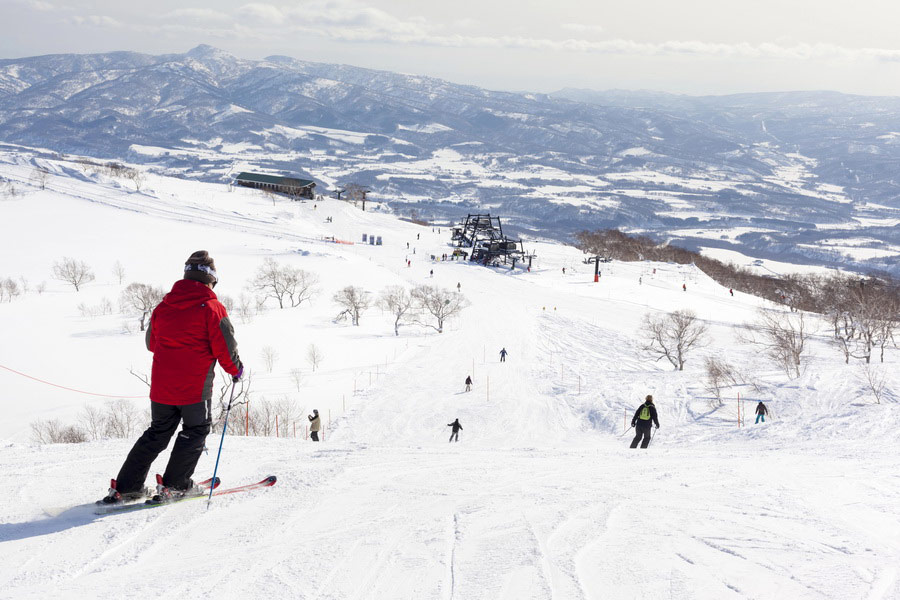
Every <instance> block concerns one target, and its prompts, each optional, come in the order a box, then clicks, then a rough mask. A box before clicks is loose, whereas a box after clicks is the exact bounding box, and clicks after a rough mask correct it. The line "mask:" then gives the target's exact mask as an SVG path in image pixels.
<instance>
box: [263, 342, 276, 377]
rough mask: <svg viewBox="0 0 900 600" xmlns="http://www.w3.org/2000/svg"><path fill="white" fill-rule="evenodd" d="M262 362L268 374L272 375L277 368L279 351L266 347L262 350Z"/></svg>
mask: <svg viewBox="0 0 900 600" xmlns="http://www.w3.org/2000/svg"><path fill="white" fill-rule="evenodd" d="M261 357H262V361H263V364H264V365H265V367H266V372H267V373H271V372H272V369H273V368H275V360H276V359H277V358H278V351H277V350H276V349H275V348H273V347H272V346H266V347H265V348H263V349H262V354H261Z"/></svg>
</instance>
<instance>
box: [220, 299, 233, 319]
mask: <svg viewBox="0 0 900 600" xmlns="http://www.w3.org/2000/svg"><path fill="white" fill-rule="evenodd" d="M217 297H218V298H219V302H221V303H222V306H224V307H225V310H226V311H228V314H229V315H230V314H231V313H232V311H234V298H232V297H231V296H227V295H225V294H217Z"/></svg>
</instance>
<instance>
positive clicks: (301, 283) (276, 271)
mask: <svg viewBox="0 0 900 600" xmlns="http://www.w3.org/2000/svg"><path fill="white" fill-rule="evenodd" d="M317 283H318V278H317V277H316V276H315V275H313V274H312V273H309V272H307V271H303V270H301V269H298V268H296V267H292V266H290V265H281V264H279V263H277V262H275V261H274V260H272V259H271V258H266V259H265V260H264V261H263V264H262V266H261V267H260V268H259V269H258V270H257V272H256V276H255V277H254V278H253V279H252V280H251V281H250V283H249V287H250V289H251V290H253V291H255V292H257V293H258V294H260V295H261V297H262V298H263V301H265V299H266V298H272V299H274V300H275V301H277V302H278V307H279V308H284V305H285V302H290V305H291V306H292V307H294V306H299V305H300V304H301V303H302V302H304V301H306V300H309V299H310V298H312V296H313V293H314V292H315V285H316V284H317Z"/></svg>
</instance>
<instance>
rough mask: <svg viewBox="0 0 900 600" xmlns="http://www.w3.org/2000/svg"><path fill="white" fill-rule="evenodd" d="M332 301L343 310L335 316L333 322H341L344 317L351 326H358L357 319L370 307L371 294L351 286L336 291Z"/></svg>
mask: <svg viewBox="0 0 900 600" xmlns="http://www.w3.org/2000/svg"><path fill="white" fill-rule="evenodd" d="M333 299H334V302H335V303H336V304H337V305H338V306H340V307H341V308H342V309H343V310H341V312H339V313H338V314H337V316H336V317H335V320H336V321H343V320H344V319H345V318H346V317H350V322H351V323H352V324H353V325H359V317H360V316H361V315H362V313H363V311H365V310H366V309H368V308H369V307H370V306H371V305H372V300H371V294H369V292H367V291H365V290H364V289H362V288H358V287H355V286H352V285H350V286H347V287H345V288H344V289H342V290H338V291H337V292H336V293H335V294H334V297H333Z"/></svg>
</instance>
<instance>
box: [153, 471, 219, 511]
mask: <svg viewBox="0 0 900 600" xmlns="http://www.w3.org/2000/svg"><path fill="white" fill-rule="evenodd" d="M218 485H219V478H218V477H216V482H215V484H213V483H212V479H207V480H206V481H201V482H200V483H199V484H195V483H194V481H193V480H191V485H190V486H188V488H187V489H185V490H177V489H175V488H170V487H167V486H165V485H164V484H163V477H162V475H160V474H159V473H157V474H156V494H155V495H154V496H153V497H152V498H150V499H149V500H147V502H146V503H147V504H165V503H167V502H177V501H178V500H183V499H185V498H191V497H194V496H202V495H203V494H205V493H206V492H208V491H209V488H210V487H217V486H218Z"/></svg>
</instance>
